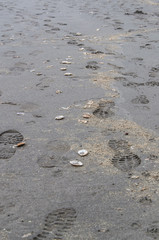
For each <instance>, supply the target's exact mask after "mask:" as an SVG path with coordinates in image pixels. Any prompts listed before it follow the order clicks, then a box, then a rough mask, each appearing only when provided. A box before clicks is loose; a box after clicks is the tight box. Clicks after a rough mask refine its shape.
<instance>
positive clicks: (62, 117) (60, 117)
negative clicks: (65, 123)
mask: <svg viewBox="0 0 159 240" xmlns="http://www.w3.org/2000/svg"><path fill="white" fill-rule="evenodd" d="M64 118H65V117H64V116H63V115H60V116H57V117H55V120H62V119H64Z"/></svg>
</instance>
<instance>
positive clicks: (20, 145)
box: [13, 142, 25, 148]
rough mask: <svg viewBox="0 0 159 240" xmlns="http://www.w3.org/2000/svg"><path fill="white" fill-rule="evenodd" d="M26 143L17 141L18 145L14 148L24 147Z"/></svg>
mask: <svg viewBox="0 0 159 240" xmlns="http://www.w3.org/2000/svg"><path fill="white" fill-rule="evenodd" d="M24 145H25V142H20V143H17V144H16V145H14V146H13V148H16V147H22V146H24Z"/></svg>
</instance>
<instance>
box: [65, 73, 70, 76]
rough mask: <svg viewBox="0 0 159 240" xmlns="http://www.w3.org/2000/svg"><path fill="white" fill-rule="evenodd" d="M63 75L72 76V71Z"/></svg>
mask: <svg viewBox="0 0 159 240" xmlns="http://www.w3.org/2000/svg"><path fill="white" fill-rule="evenodd" d="M64 76H72V73H65V74H64Z"/></svg>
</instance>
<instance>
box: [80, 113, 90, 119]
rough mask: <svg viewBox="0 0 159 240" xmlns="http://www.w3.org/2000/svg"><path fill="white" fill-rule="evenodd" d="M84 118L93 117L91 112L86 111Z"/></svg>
mask: <svg viewBox="0 0 159 240" xmlns="http://www.w3.org/2000/svg"><path fill="white" fill-rule="evenodd" d="M82 117H83V118H90V117H91V114H90V113H85V114H83V115H82Z"/></svg>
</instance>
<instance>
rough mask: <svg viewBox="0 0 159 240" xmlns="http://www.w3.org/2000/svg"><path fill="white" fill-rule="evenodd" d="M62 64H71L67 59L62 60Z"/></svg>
mask: <svg viewBox="0 0 159 240" xmlns="http://www.w3.org/2000/svg"><path fill="white" fill-rule="evenodd" d="M62 64H71V62H69V61H62Z"/></svg>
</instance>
